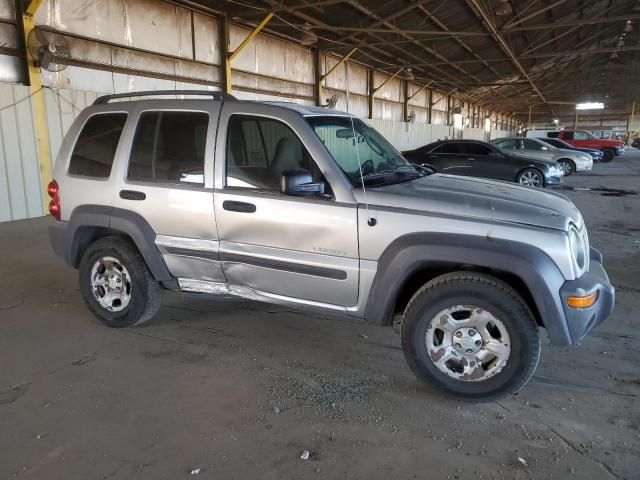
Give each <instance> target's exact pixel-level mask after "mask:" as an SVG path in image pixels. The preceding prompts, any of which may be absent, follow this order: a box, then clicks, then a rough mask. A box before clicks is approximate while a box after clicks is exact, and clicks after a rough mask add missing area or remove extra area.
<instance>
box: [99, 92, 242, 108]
mask: <svg viewBox="0 0 640 480" xmlns="http://www.w3.org/2000/svg"><path fill="white" fill-rule="evenodd" d="M161 95H196V96H202V97H211V98H212V99H213V100H226V101H228V100H236V97H234V96H233V95H229V94H228V93H225V92H219V91H209V90H148V91H144V92H129V93H115V94H113V95H103V96H102V97H98V98H96V100H95V102H93V104H94V105H104V104H106V103H109V102H110V101H111V100H116V99H118V98H133V97H155V96H161Z"/></svg>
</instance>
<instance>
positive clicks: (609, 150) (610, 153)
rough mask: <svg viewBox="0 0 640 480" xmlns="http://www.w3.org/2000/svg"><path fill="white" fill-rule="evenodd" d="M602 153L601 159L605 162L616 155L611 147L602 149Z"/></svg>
mask: <svg viewBox="0 0 640 480" xmlns="http://www.w3.org/2000/svg"><path fill="white" fill-rule="evenodd" d="M602 153H604V157H603V158H602V161H603V162H606V163H609V162H610V161H611V160H613V158H614V157H615V156H616V151H615V150H613V149H612V148H605V149H604V150H602Z"/></svg>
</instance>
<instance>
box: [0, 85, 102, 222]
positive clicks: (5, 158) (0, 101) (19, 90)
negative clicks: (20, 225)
mask: <svg viewBox="0 0 640 480" xmlns="http://www.w3.org/2000/svg"><path fill="white" fill-rule="evenodd" d="M43 92H44V94H45V100H46V108H47V123H48V125H49V146H50V148H51V158H52V159H55V157H56V155H57V153H58V149H59V148H60V144H61V143H62V138H63V136H64V134H65V133H66V131H67V130H68V129H69V127H70V126H71V123H72V122H73V120H74V119H75V117H76V116H77V115H78V112H80V111H81V110H82V109H83V108H85V107H87V106H88V105H90V104H91V103H93V101H94V100H95V99H96V97H97V96H98V94H96V93H92V92H78V91H71V90H57V89H56V90H49V89H45V90H43ZM29 95H30V90H29V87H24V86H22V85H0V221H7V220H20V219H24V218H32V217H39V216H41V215H43V210H42V199H41V198H42V197H41V195H40V172H39V168H38V158H37V155H36V139H35V135H34V131H33V127H32V125H33V118H32V114H31V97H30V96H29Z"/></svg>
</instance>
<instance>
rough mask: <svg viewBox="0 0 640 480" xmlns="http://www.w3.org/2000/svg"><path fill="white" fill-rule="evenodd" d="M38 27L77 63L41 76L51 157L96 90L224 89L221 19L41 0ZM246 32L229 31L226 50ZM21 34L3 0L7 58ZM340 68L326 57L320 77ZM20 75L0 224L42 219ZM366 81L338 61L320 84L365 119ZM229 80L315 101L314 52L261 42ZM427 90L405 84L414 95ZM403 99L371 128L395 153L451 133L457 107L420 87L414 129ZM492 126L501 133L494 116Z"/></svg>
mask: <svg viewBox="0 0 640 480" xmlns="http://www.w3.org/2000/svg"><path fill="white" fill-rule="evenodd" d="M35 20H36V23H37V24H39V25H48V26H50V27H53V28H55V29H56V30H58V31H60V32H65V33H66V34H67V36H66V37H65V38H67V40H68V42H69V44H70V47H71V52H72V57H73V60H74V62H76V65H75V66H68V67H67V68H66V69H65V70H63V71H62V72H58V73H52V72H47V71H43V72H42V83H43V85H44V86H45V87H47V89H46V90H44V92H45V95H46V109H47V120H48V125H49V136H50V147H51V158H55V156H56V155H57V151H58V148H59V146H60V142H61V140H62V137H63V135H64V133H65V132H66V130H67V129H68V128H69V126H70V124H71V122H72V121H73V118H75V116H76V115H77V113H78V112H79V111H80V110H81V109H82V108H84V107H85V106H86V105H88V104H90V103H91V102H92V101H93V99H95V97H96V96H97V95H98V93H95V92H101V93H119V92H127V91H136V90H138V91H139V90H155V89H177V90H180V89H190V88H195V89H203V88H204V89H218V88H219V87H220V78H221V67H220V64H221V60H220V52H221V48H220V43H219V42H220V36H219V19H218V18H216V17H215V16H213V15H207V14H204V13H199V12H194V11H191V10H189V9H188V8H186V7H179V6H177V5H175V4H173V3H169V2H164V1H161V0H118V1H115V0H43V2H42V5H41V6H40V8H39V10H38V12H37V14H36V17H35ZM248 33H249V30H248V29H246V28H243V27H240V26H237V25H230V32H229V36H230V49H231V50H234V49H235V48H236V47H237V46H238V45H239V43H240V42H241V41H242V40H243V39H244V38H245V37H246V35H248ZM16 35H17V30H16V26H15V9H14V0H0V44H2V45H3V46H4V47H6V48H7V49H8V51H10V50H11V49H16V48H17V46H18V42H17V37H16ZM5 51H7V50H5ZM338 60H339V58H338V57H336V56H334V55H332V54H330V53H323V54H322V55H321V57H320V64H321V70H322V71H321V73H326V72H327V71H329V69H330V68H332V67H333V66H334V65H335V64H336V63H337V62H338ZM21 74H22V73H21V69H20V65H19V59H18V57H16V56H11V55H2V54H0V109H2V110H0V128H1V131H0V143H2V149H1V150H0V221H3V220H16V219H21V218H29V217H35V216H39V215H42V214H43V211H42V205H41V204H42V201H41V198H40V193H39V190H40V182H39V178H38V175H39V171H38V170H39V169H38V162H37V158H36V146H35V139H34V133H33V118H32V116H31V115H32V113H31V112H32V111H31V105H30V103H31V102H30V99H29V98H27V97H28V95H29V89H28V88H26V87H23V86H18V85H10V84H13V83H17V82H19V81H20V80H21V78H20V76H21ZM369 77H370V71H369V70H368V69H367V68H366V67H364V66H362V65H359V64H355V63H351V62H345V63H342V64H341V65H340V66H339V67H338V68H337V69H336V70H335V71H334V72H333V73H332V74H331V75H330V76H329V77H327V78H326V79H324V80H323V96H324V97H325V98H326V99H328V98H330V97H331V96H332V95H334V94H335V95H336V96H337V105H336V109H338V110H342V111H348V112H351V113H354V114H356V115H358V116H359V117H362V118H366V117H367V116H368V114H369V104H368V95H369V89H370V86H369ZM232 78H233V93H234V95H236V96H237V97H238V98H240V99H246V100H281V101H282V100H284V101H293V102H297V103H305V104H312V103H313V102H314V81H315V67H314V58H313V52H312V50H311V49H309V48H305V47H302V46H300V45H296V44H293V43H291V42H286V41H283V40H279V39H275V38H271V37H269V36H267V35H262V34H260V35H258V36H257V37H256V38H254V39H253V40H252V42H251V43H249V44H248V45H247V47H246V48H245V49H244V50H243V51H242V52H241V53H240V54H239V55H238V56H237V57H236V58H235V59H234V61H233V75H232ZM388 79H389V74H388V73H382V72H378V71H375V72H373V79H372V80H373V86H374V88H378V87H380V86H381V85H382V84H383V83H384V82H385V81H386V80H388ZM421 88H422V87H421V86H420V85H417V84H415V83H414V82H409V85H408V90H409V95H413V93H415V92H417V91H418V90H419V89H421ZM402 100H403V81H402V80H400V79H398V78H392V79H390V80H389V81H388V82H387V83H386V84H385V85H384V86H382V87H381V88H379V90H378V91H377V92H376V94H375V99H374V111H373V117H374V119H373V120H372V121H371V123H372V124H373V125H374V126H375V127H376V128H378V129H380V130H381V131H382V133H383V134H384V135H385V136H387V138H388V139H389V140H390V141H391V143H392V144H394V145H395V146H396V147H397V148H398V149H401V150H402V149H408V148H415V147H417V146H419V145H422V144H425V143H427V142H430V141H432V140H435V139H438V138H444V137H450V136H451V135H452V132H451V129H450V127H449V126H447V116H448V114H447V106H448V102H452V105H457V104H458V103H456V100H455V99H454V98H451V99H448V97H447V95H446V93H444V92H438V91H435V90H434V91H429V90H428V89H422V91H420V92H419V93H418V94H416V95H415V96H414V97H412V98H411V100H410V101H409V110H410V111H413V112H414V114H415V121H414V122H413V123H411V124H408V123H404V122H403V120H404V118H403V104H402ZM323 101H325V99H323ZM429 101H431V102H432V104H433V105H432V114H431V125H429V124H427V122H428V121H429V116H428V109H429ZM468 106H469V105H468V102H467V105H466V107H467V108H468ZM465 115H468V112H467V111H466V110H465ZM492 118H493V120H494V122H493V123H494V125H495V118H496V117H495V115H494V116H493V117H492ZM494 128H495V127H494ZM463 136H464V137H465V138H484V130H483V129H465V130H464V131H463ZM494 136H495V133H494Z"/></svg>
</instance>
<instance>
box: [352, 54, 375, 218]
mask: <svg viewBox="0 0 640 480" xmlns="http://www.w3.org/2000/svg"><path fill="white" fill-rule="evenodd" d="M346 64H347V73H346V75H345V83H346V92H347V113H349V114H350V116H349V119H350V120H351V132H352V133H353V144H354V146H355V148H356V158H357V159H358V168H359V169H360V182H361V183H362V194H363V196H364V206H365V208H366V210H367V225H369V226H370V227H373V226H375V224H376V223H378V222H377V220H376V219H375V218H373V217H372V216H371V214H370V212H369V201H368V200H367V189H366V187H365V186H364V178H363V175H362V163H360V151H359V150H358V137H357V135H356V127H355V126H354V124H353V114H351V113H350V112H349V61H348V60H347V62H346Z"/></svg>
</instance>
